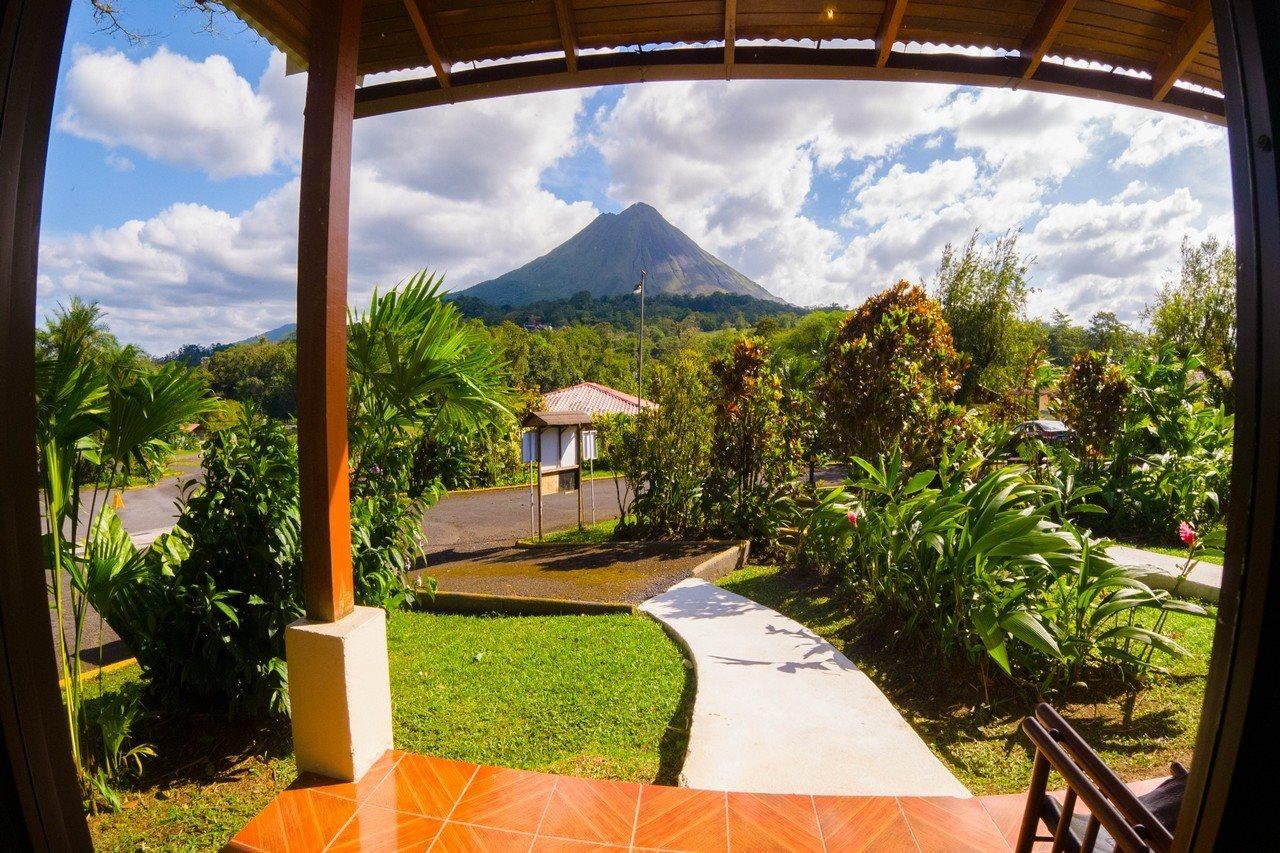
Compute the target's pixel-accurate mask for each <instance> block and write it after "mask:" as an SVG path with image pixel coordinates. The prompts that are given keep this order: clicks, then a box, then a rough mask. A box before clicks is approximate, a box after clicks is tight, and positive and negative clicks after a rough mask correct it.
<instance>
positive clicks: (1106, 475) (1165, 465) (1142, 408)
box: [1041, 344, 1233, 539]
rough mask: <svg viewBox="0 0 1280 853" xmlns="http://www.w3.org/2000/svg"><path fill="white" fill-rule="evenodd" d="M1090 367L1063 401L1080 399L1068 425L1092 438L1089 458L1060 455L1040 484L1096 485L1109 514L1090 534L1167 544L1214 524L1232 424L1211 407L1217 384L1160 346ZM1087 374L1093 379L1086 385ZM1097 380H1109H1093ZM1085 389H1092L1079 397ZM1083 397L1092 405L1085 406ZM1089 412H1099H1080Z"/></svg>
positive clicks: (1227, 473)
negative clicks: (1188, 527) (1181, 528)
mask: <svg viewBox="0 0 1280 853" xmlns="http://www.w3.org/2000/svg"><path fill="white" fill-rule="evenodd" d="M1086 361H1087V363H1088V364H1089V367H1088V369H1087V370H1082V371H1076V370H1074V368H1073V376H1074V381H1073V383H1072V385H1071V387H1069V388H1068V390H1067V391H1066V392H1065V393H1064V396H1065V397H1067V398H1068V399H1072V398H1074V399H1075V400H1076V401H1077V402H1076V403H1075V404H1074V405H1072V406H1070V407H1069V408H1068V411H1067V413H1066V415H1065V416H1066V417H1067V418H1068V419H1069V420H1068V422H1069V423H1070V424H1071V426H1073V427H1075V428H1077V429H1080V426H1079V425H1078V424H1080V425H1086V430H1087V431H1088V434H1089V435H1090V438H1089V439H1086V440H1085V442H1084V444H1085V453H1084V455H1083V456H1077V455H1076V454H1075V453H1074V452H1073V451H1072V450H1071V449H1069V448H1058V449H1056V450H1055V451H1054V453H1053V455H1052V457H1051V459H1050V460H1049V464H1047V465H1046V466H1044V467H1043V468H1042V469H1041V471H1042V476H1041V480H1042V482H1043V481H1045V480H1046V479H1047V478H1054V477H1063V476H1071V477H1074V478H1075V479H1076V480H1077V481H1078V482H1080V483H1082V484H1089V485H1092V486H1094V487H1096V489H1097V491H1098V497H1097V501H1098V502H1099V503H1101V504H1103V505H1104V506H1105V507H1106V509H1107V513H1106V514H1105V515H1099V516H1097V517H1096V518H1094V519H1092V520H1091V526H1093V527H1094V528H1095V529H1096V530H1099V531H1102V532H1106V533H1109V534H1112V535H1119V536H1139V537H1142V538H1152V536H1153V534H1154V535H1155V536H1156V537H1159V538H1169V539H1171V538H1172V536H1173V533H1174V531H1175V530H1176V528H1177V526H1178V524H1179V523H1180V522H1183V521H1186V522H1190V523H1192V524H1196V525H1212V524H1213V523H1215V522H1217V521H1218V520H1220V519H1221V518H1222V516H1223V514H1224V512H1225V506H1224V504H1223V498H1224V497H1225V495H1226V494H1227V490H1228V488H1229V486H1230V479H1231V446H1232V434H1233V419H1232V417H1231V415H1229V414H1227V412H1226V409H1225V407H1224V406H1222V405H1221V404H1220V403H1219V402H1218V401H1217V385H1216V383H1215V382H1214V381H1213V380H1211V379H1210V378H1209V374H1208V373H1207V372H1206V371H1205V368H1204V365H1203V363H1202V362H1201V360H1200V357H1199V355H1198V354H1196V353H1194V352H1192V353H1188V354H1185V355H1181V354H1179V353H1178V352H1177V351H1176V349H1175V348H1174V347H1173V346H1171V345H1168V344H1166V345H1164V346H1161V347H1158V348H1154V349H1148V350H1144V351H1141V352H1138V353H1136V354H1135V355H1133V356H1132V357H1130V358H1129V359H1128V360H1127V361H1126V362H1125V364H1124V365H1108V366H1106V367H1105V368H1102V367H1100V365H1101V361H1100V360H1097V359H1094V358H1093V357H1092V356H1090V357H1088V359H1086ZM1082 363H1084V361H1082V360H1080V359H1078V360H1077V365H1079V364H1082ZM1099 371H1102V373H1099ZM1086 374H1088V375H1092V376H1094V377H1095V380H1087V381H1086V380H1084V379H1083V377H1084V376H1085V375H1086ZM1100 375H1105V377H1106V378H1105V380H1102V381H1099V380H1097V379H1096V377H1098V376H1100ZM1071 378H1072V377H1069V380H1070V379H1071ZM1089 387H1091V388H1093V389H1094V390H1093V391H1090V392H1087V393H1086V392H1083V391H1082V389H1084V388H1089ZM1085 398H1088V399H1090V400H1091V401H1092V402H1089V403H1088V404H1085V403H1083V402H1081V400H1083V399H1085ZM1086 409H1088V410H1089V411H1091V412H1094V413H1095V414H1092V415H1084V414H1082V412H1083V411H1084V410H1086ZM1076 418H1079V420H1078V421H1077V420H1075V419H1076ZM1090 418H1092V419H1093V420H1092V422H1091V421H1090ZM1098 446H1101V447H1102V448H1105V452H1104V451H1103V450H1100V449H1098ZM1091 448H1092V449H1091Z"/></svg>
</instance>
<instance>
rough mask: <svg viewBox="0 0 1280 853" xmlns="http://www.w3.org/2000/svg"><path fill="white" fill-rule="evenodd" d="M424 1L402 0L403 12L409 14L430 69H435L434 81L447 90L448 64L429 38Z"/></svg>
mask: <svg viewBox="0 0 1280 853" xmlns="http://www.w3.org/2000/svg"><path fill="white" fill-rule="evenodd" d="M424 4H425V0H404V8H405V11H406V12H408V13H409V20H411V21H413V29H414V32H416V33H417V34H418V41H419V42H421V43H422V50H423V51H424V52H425V53H426V54H427V59H428V60H429V61H430V62H431V67H432V68H434V69H435V72H436V79H437V80H439V81H440V88H441V89H448V88H449V85H450V83H449V64H448V63H447V62H446V61H445V60H444V57H442V56H441V55H440V51H439V50H438V49H437V48H436V43H435V39H433V38H432V37H431V31H430V30H429V29H427V10H426V7H425V5H424Z"/></svg>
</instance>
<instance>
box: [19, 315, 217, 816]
mask: <svg viewBox="0 0 1280 853" xmlns="http://www.w3.org/2000/svg"><path fill="white" fill-rule="evenodd" d="M102 317H103V315H102V311H101V309H99V307H98V306H97V305H96V304H88V303H84V302H81V301H80V300H78V299H73V300H72V301H71V304H70V305H69V306H65V307H63V306H60V307H59V308H58V310H57V311H56V312H55V313H54V315H53V317H51V318H50V320H49V321H48V323H47V324H46V325H45V327H44V328H43V329H41V330H40V331H39V334H38V343H37V347H36V354H35V391H36V400H35V407H36V442H37V446H36V447H35V448H32V450H34V451H35V452H36V455H37V456H36V458H37V460H38V465H39V473H40V494H39V496H38V497H39V500H40V501H41V511H42V514H43V516H44V521H45V531H46V532H45V533H44V536H43V544H44V551H45V562H46V567H47V568H48V571H49V592H50V596H51V598H52V600H53V601H52V609H53V610H54V613H55V617H54V619H53V623H54V625H56V626H58V630H56V631H55V632H54V634H55V636H56V643H57V657H58V668H59V675H60V676H61V679H60V681H61V686H62V700H63V707H64V709H65V712H66V715H67V729H68V733H69V735H70V738H71V753H72V760H73V761H74V763H75V767H76V771H77V774H78V775H79V778H80V781H81V783H82V785H83V787H84V788H85V790H86V792H88V793H89V795H90V801H91V802H95V801H96V800H97V799H99V798H105V799H106V800H107V801H108V803H109V804H110V801H111V796H112V795H111V793H110V781H111V780H110V778H109V776H110V774H112V773H114V772H115V770H114V769H113V768H107V770H104V769H103V765H101V764H99V766H98V767H97V768H96V769H95V770H94V771H93V772H92V774H91V773H90V768H89V766H88V763H87V762H86V758H87V756H86V754H85V752H84V750H82V749H81V742H80V741H81V737H82V735H86V734H87V735H90V736H92V734H93V732H92V731H90V730H88V729H87V728H86V723H85V721H84V719H82V717H81V712H82V710H83V705H84V697H83V693H82V682H81V679H80V673H81V654H80V653H81V651H82V643H83V638H84V626H85V620H86V619H87V618H88V616H89V614H90V613H91V612H92V611H90V610H89V606H90V604H92V605H93V606H94V607H95V608H96V609H97V610H98V613H99V614H100V615H101V616H102V617H103V618H108V619H109V618H110V617H111V601H110V599H111V598H112V597H113V596H115V595H116V594H118V592H119V591H121V590H126V589H129V588H130V587H131V586H133V585H134V583H135V582H136V580H137V578H138V577H139V576H140V575H141V573H142V567H141V561H140V560H138V559H137V558H136V553H135V550H134V549H133V546H132V543H131V542H130V541H129V537H128V534H127V533H125V531H124V530H123V528H122V527H121V525H120V520H119V519H118V518H117V517H116V516H115V513H114V512H113V511H112V510H111V509H110V498H111V492H112V490H113V489H114V488H116V487H117V486H118V485H119V484H121V483H124V482H129V481H130V480H131V479H133V478H134V477H136V476H138V475H140V474H147V473H149V472H155V471H156V470H163V464H164V462H165V461H166V460H167V459H168V457H169V456H170V455H171V453H172V448H173V444H174V442H175V440H176V439H177V437H178V436H179V435H181V434H182V427H183V426H184V425H185V424H188V423H191V422H192V421H195V420H197V419H198V418H200V417H201V416H202V415H203V414H204V413H205V412H206V411H208V410H209V408H210V407H211V405H212V401H211V400H210V399H209V397H208V393H207V389H206V388H205V386H204V382H203V381H202V380H201V379H200V377H198V376H197V375H196V374H195V373H194V372H193V371H192V370H191V369H190V368H188V367H186V366H185V365H182V364H177V363H171V364H166V365H164V366H162V367H157V366H156V365H155V364H153V363H152V362H151V361H150V360H149V359H148V358H146V356H145V355H143V354H142V353H141V352H140V351H139V350H137V349H136V348H134V347H121V346H120V345H119V343H118V342H117V341H116V339H115V338H114V336H112V335H111V334H110V332H108V331H107V328H106V324H105V323H103V321H102ZM33 497H35V496H33ZM68 581H70V583H69V584H68ZM99 605H101V606H99ZM68 617H69V619H68ZM69 623H70V624H71V625H72V631H71V636H70V637H68V636H67V632H66V631H65V626H66V625H68V624H69Z"/></svg>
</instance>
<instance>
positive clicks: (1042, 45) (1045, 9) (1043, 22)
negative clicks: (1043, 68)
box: [1018, 0, 1076, 79]
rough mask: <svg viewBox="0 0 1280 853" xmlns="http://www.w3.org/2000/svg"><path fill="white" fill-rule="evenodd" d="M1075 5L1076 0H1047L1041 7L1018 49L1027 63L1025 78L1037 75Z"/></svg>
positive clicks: (1024, 72) (1024, 69)
mask: <svg viewBox="0 0 1280 853" xmlns="http://www.w3.org/2000/svg"><path fill="white" fill-rule="evenodd" d="M1075 7H1076V0H1045V3H1044V5H1043V6H1042V7H1040V14H1039V15H1037V16H1036V19H1035V22H1034V23H1033V24H1032V25H1031V30H1030V31H1029V32H1028V33H1027V37H1026V38H1025V39H1023V41H1022V49H1021V50H1019V51H1018V52H1019V53H1020V54H1022V61H1023V63H1024V64H1025V67H1024V68H1023V70H1022V76H1023V78H1024V79H1027V78H1030V77H1034V76H1035V73H1036V69H1037V68H1039V67H1040V63H1041V62H1043V61H1044V57H1045V54H1046V53H1048V51H1049V46H1050V45H1052V44H1053V40H1054V39H1055V38H1057V36H1058V33H1060V32H1062V28H1063V27H1064V26H1066V23H1067V18H1069V17H1071V10H1072V9H1074V8H1075Z"/></svg>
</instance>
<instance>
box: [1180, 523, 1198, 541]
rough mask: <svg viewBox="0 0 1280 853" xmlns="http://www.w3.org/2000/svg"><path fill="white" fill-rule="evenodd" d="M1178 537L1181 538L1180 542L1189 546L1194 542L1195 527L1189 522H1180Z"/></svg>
mask: <svg viewBox="0 0 1280 853" xmlns="http://www.w3.org/2000/svg"><path fill="white" fill-rule="evenodd" d="M1178 538H1179V539H1181V540H1182V544H1183V545H1186V546H1187V547H1188V548H1190V547H1191V546H1192V545H1195V544H1196V529H1195V528H1194V527H1192V526H1191V524H1190V523H1189V522H1186V521H1184V522H1182V523H1181V524H1179V525H1178Z"/></svg>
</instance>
